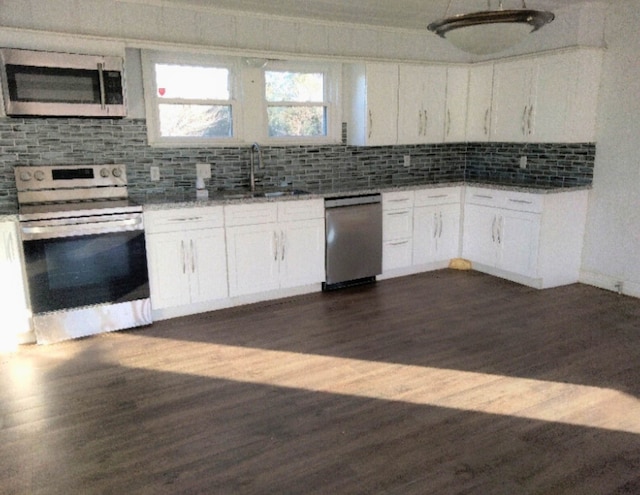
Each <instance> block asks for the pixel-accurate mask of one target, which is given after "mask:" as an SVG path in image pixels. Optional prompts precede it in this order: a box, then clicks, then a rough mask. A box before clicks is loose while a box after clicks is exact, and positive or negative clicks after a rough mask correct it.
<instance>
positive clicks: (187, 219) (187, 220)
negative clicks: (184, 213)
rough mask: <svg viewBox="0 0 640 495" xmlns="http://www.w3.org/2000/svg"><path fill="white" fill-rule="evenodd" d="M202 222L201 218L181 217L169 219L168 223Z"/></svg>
mask: <svg viewBox="0 0 640 495" xmlns="http://www.w3.org/2000/svg"><path fill="white" fill-rule="evenodd" d="M198 220H202V217H182V218H170V219H169V220H167V221H168V222H195V221H198Z"/></svg>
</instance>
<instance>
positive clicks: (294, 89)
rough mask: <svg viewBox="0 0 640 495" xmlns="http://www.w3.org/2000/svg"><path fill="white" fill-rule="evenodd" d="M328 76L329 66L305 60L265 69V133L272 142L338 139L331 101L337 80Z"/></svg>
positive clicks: (329, 73)
mask: <svg viewBox="0 0 640 495" xmlns="http://www.w3.org/2000/svg"><path fill="white" fill-rule="evenodd" d="M331 76H333V71H332V70H331V69H330V68H329V67H326V66H322V67H321V66H317V67H314V66H313V65H310V64H305V63H298V64H296V63H294V62H289V63H287V64H286V65H285V64H283V65H282V67H277V66H276V67H273V68H272V67H271V66H269V67H267V68H266V69H265V71H264V88H265V91H264V97H265V102H266V120H267V121H266V132H267V136H268V138H269V139H270V140H271V141H281V140H288V141H328V140H330V139H334V140H335V139H336V138H337V136H336V135H335V117H334V115H333V114H336V112H335V111H334V106H332V104H331V95H332V94H335V91H334V90H333V88H334V87H335V85H336V84H337V80H334V78H333V77H331ZM335 79H337V78H335ZM332 119H333V120H332Z"/></svg>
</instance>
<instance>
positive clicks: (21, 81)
mask: <svg viewBox="0 0 640 495" xmlns="http://www.w3.org/2000/svg"><path fill="white" fill-rule="evenodd" d="M0 63H1V73H0V77H1V78H2V96H3V99H4V108H5V111H6V114H7V115H8V116H25V115H38V116H61V117H62V116H66V117H76V116H77V117H124V116H125V115H126V106H125V93H124V78H123V69H122V67H123V63H122V58H120V57H110V56H97V55H80V54H72V53H54V52H42V51H32V50H18V49H10V48H4V49H0Z"/></svg>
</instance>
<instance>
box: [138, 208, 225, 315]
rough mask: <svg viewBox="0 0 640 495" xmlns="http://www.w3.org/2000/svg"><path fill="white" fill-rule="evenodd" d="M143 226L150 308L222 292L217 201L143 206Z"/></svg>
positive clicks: (216, 296)
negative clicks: (182, 205)
mask: <svg viewBox="0 0 640 495" xmlns="http://www.w3.org/2000/svg"><path fill="white" fill-rule="evenodd" d="M145 232H146V243H147V263H148V266H149V285H150V292H151V305H152V308H153V309H154V310H161V309H165V308H171V307H175V306H185V305H193V304H197V303H202V302H206V301H213V300H218V299H224V298H226V297H227V296H228V290H227V262H226V249H225V235H224V217H223V210H222V207H199V208H181V209H172V210H158V211H155V210H154V211H150V212H145Z"/></svg>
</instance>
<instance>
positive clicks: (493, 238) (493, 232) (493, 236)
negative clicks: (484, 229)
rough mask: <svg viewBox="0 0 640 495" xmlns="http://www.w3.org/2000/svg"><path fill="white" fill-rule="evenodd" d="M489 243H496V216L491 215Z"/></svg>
mask: <svg viewBox="0 0 640 495" xmlns="http://www.w3.org/2000/svg"><path fill="white" fill-rule="evenodd" d="M491 242H493V243H494V244H495V242H496V216H495V215H493V222H491Z"/></svg>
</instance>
